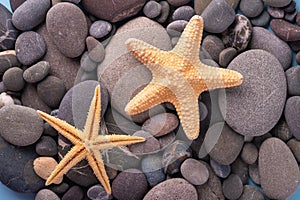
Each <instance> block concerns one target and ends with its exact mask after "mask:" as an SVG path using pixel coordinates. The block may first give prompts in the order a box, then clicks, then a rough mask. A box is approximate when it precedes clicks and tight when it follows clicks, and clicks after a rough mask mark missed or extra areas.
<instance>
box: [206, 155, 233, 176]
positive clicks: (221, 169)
mask: <svg viewBox="0 0 300 200" xmlns="http://www.w3.org/2000/svg"><path fill="white" fill-rule="evenodd" d="M210 166H211V168H212V170H213V171H214V172H215V174H216V175H217V176H218V177H220V178H226V177H228V176H229V174H230V172H231V167H230V165H221V164H219V163H218V162H216V161H214V160H213V159H210Z"/></svg>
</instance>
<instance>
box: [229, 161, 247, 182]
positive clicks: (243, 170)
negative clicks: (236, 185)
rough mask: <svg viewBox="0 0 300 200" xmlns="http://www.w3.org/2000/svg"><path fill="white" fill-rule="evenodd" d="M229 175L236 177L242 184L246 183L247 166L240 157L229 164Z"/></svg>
mask: <svg viewBox="0 0 300 200" xmlns="http://www.w3.org/2000/svg"><path fill="white" fill-rule="evenodd" d="M231 173H232V174H236V175H238V176H239V177H240V179H241V180H242V182H243V184H246V183H248V164H246V163H245V162H244V161H243V160H242V159H241V158H240V157H238V158H237V159H236V160H235V161H234V162H233V163H232V164H231Z"/></svg>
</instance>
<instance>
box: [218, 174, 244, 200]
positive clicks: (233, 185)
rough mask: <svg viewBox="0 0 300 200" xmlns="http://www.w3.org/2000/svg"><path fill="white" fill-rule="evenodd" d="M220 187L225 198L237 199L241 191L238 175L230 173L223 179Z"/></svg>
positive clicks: (241, 185) (241, 186) (241, 184)
mask: <svg viewBox="0 0 300 200" xmlns="http://www.w3.org/2000/svg"><path fill="white" fill-rule="evenodd" d="M222 189H223V194H224V196H225V197H226V198H227V199H230V200H234V199H238V198H239V197H240V196H241V195H242V193H243V183H242V181H241V179H240V177H239V176H238V175H236V174H231V175H230V176H229V177H228V178H227V179H225V180H224V182H223V185H222Z"/></svg>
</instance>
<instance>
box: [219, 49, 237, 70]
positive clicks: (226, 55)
mask: <svg viewBox="0 0 300 200" xmlns="http://www.w3.org/2000/svg"><path fill="white" fill-rule="evenodd" d="M236 55H237V50H236V49H235V48H233V47H228V48H226V49H223V50H222V51H221V52H220V54H219V64H220V65H221V66H222V67H227V65H228V64H229V63H230V62H231V61H232V60H233V58H234V57H235V56H236Z"/></svg>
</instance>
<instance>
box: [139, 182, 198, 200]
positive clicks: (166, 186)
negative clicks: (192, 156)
mask: <svg viewBox="0 0 300 200" xmlns="http://www.w3.org/2000/svg"><path fill="white" fill-rule="evenodd" d="M153 199H178V200H179V199H189V200H197V199H198V195H197V191H196V189H195V188H194V186H193V185H191V184H190V183H188V182H187V181H186V180H184V179H182V178H172V179H169V180H166V181H164V182H161V183H160V184H158V185H156V186H155V187H153V188H152V189H151V190H150V191H149V192H148V193H147V194H146V196H145V197H144V198H143V200H153Z"/></svg>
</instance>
